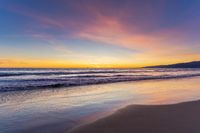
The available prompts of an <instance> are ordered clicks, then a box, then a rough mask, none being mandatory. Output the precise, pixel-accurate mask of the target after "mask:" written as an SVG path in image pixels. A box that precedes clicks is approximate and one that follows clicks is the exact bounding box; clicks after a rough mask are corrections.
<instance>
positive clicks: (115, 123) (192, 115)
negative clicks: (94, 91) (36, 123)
mask: <svg viewBox="0 0 200 133" xmlns="http://www.w3.org/2000/svg"><path fill="white" fill-rule="evenodd" d="M199 112H200V100H198V101H189V102H182V103H177V104H167V105H129V106H127V107H125V108H122V109H120V110H118V111H116V112H114V113H113V114H111V115H110V116H108V117H105V118H102V119H99V120H97V121H95V122H93V123H90V124H86V125H82V126H80V127H76V128H74V129H72V130H71V131H69V133H94V132H95V133H122V132H123V133H189V132H191V133H199V132H200V124H199V123H200V116H199Z"/></svg>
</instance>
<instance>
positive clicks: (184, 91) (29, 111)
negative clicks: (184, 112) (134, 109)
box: [0, 77, 200, 133]
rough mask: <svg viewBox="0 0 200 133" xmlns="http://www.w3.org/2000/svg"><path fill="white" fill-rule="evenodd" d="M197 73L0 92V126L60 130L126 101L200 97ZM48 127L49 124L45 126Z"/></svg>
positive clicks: (160, 101) (4, 128) (166, 101)
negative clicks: (175, 77) (169, 77)
mask: <svg viewBox="0 0 200 133" xmlns="http://www.w3.org/2000/svg"><path fill="white" fill-rule="evenodd" d="M199 82H200V78H199V77H194V78H185V79H168V80H149V81H138V82H123V83H113V84H104V85H90V86H81V87H71V88H63V89H57V90H54V89H46V90H34V91H18V92H5V93H1V94H0V130H1V131H2V132H3V133H9V132H12V131H19V132H22V131H27V130H29V129H31V130H32V131H34V130H36V129H37V127H40V131H46V128H45V127H48V125H57V126H53V127H52V129H51V130H52V131H53V132H54V131H55V132H58V131H59V132H62V131H66V130H69V129H70V128H72V127H74V126H76V125H78V124H80V123H83V122H86V121H92V120H95V119H97V118H99V117H102V116H105V115H107V114H109V113H111V112H112V111H115V110H116V109H119V108H120V107H124V106H126V105H128V104H169V103H177V102H182V101H189V100H196V99H198V98H199V97H200V84H198V83H199ZM48 130H49V128H48Z"/></svg>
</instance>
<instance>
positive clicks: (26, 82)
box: [0, 70, 200, 92]
mask: <svg viewBox="0 0 200 133" xmlns="http://www.w3.org/2000/svg"><path fill="white" fill-rule="evenodd" d="M115 71H116V70H115ZM115 71H109V72H111V73H112V72H113V73H112V74H111V75H109V74H110V73H109V74H108V71H107V73H106V74H105V73H104V72H105V71H103V73H102V72H101V73H100V74H102V75H98V74H99V73H98V72H94V73H91V72H90V73H87V71H86V75H81V74H80V72H76V73H78V74H75V75H73V76H66V75H64V76H60V75H59V74H60V72H56V74H55V73H54V74H55V75H57V76H53V77H51V76H50V77H48V76H47V77H46V76H44V77H42V78H38V77H37V78H35V79H34V78H31V77H28V78H21V77H20V76H19V77H17V78H16V77H15V78H13V77H12V78H0V92H5V91H19V90H34V89H48V88H61V87H70V86H81V85H91V84H103V83H114V82H124V81H139V80H153V79H169V78H186V77H194V76H200V71H197V70H194V71H187V72H186V71H182V70H180V71H174V70H173V71H174V73H173V72H172V70H171V71H169V70H165V71H164V70H162V72H161V71H158V70H156V71H153V72H151V73H150V74H149V71H148V73H147V70H146V71H144V70H141V71H140V72H139V74H135V73H130V71H129V73H128V74H127V72H128V70H127V71H125V72H124V73H122V72H119V71H116V72H115ZM68 73H70V72H68ZM83 73H84V72H83ZM119 73H120V74H119ZM73 74H74V73H73ZM43 75H44V74H43ZM47 75H48V74H47ZM62 75H63V72H62Z"/></svg>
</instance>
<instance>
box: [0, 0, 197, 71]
mask: <svg viewBox="0 0 200 133" xmlns="http://www.w3.org/2000/svg"><path fill="white" fill-rule="evenodd" d="M199 8H200V1H198V0H175V1H174V0H162V1H160V0H151V1H150V0H143V1H139V0H138V1H137V0H84V1H83V0H82V1H81V0H76V1H75V0H59V2H58V1H55V0H34V1H33V0H32V1H31V0H18V1H16V0H4V1H1V2H0V67H34V68H35V67H42V68H44V67H45V68H50V67H52V68H102V67H105V68H112V67H114V68H132V67H143V66H149V65H159V64H172V63H178V62H187V61H194V60H199V59H200V54H199V53H200V44H199V42H200V36H199V35H200V33H199V32H200V25H199V23H200V17H199V14H200V10H199Z"/></svg>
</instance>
